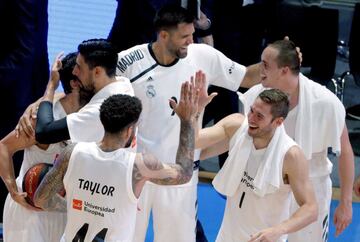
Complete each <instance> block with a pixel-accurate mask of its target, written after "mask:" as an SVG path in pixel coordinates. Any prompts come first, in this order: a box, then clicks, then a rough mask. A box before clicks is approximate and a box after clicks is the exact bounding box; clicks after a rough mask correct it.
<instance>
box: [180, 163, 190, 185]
mask: <svg viewBox="0 0 360 242" xmlns="http://www.w3.org/2000/svg"><path fill="white" fill-rule="evenodd" d="M192 175H193V169H192V167H191V170H190V169H189V170H188V171H186V170H184V173H183V174H182V178H181V179H179V184H178V185H182V184H186V183H188V182H190V180H191V178H192Z"/></svg>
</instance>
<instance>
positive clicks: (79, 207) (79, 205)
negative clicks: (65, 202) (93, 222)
mask: <svg viewBox="0 0 360 242" xmlns="http://www.w3.org/2000/svg"><path fill="white" fill-rule="evenodd" d="M82 204H83V202H82V201H81V200H78V199H73V200H72V207H73V209H77V210H82Z"/></svg>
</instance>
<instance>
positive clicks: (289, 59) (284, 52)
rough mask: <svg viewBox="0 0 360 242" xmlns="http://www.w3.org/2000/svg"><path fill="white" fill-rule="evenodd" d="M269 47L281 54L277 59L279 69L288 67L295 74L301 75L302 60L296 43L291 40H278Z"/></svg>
mask: <svg viewBox="0 0 360 242" xmlns="http://www.w3.org/2000/svg"><path fill="white" fill-rule="evenodd" d="M269 46H270V47H272V48H274V49H276V50H278V52H279V54H278V56H277V58H276V62H277V64H278V66H279V67H284V66H288V67H289V68H290V70H291V72H292V73H293V74H295V75H298V74H299V73H300V59H299V56H298V52H297V51H296V45H295V44H294V42H292V41H291V40H278V41H275V42H274V43H272V44H269Z"/></svg>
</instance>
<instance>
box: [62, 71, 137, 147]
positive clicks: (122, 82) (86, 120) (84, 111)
mask: <svg viewBox="0 0 360 242" xmlns="http://www.w3.org/2000/svg"><path fill="white" fill-rule="evenodd" d="M117 80H118V81H116V82H112V83H110V84H108V85H107V86H105V87H103V88H102V89H101V90H100V91H98V92H97V93H96V94H95V95H94V96H93V97H92V98H91V100H90V102H89V103H87V104H86V105H85V106H84V107H83V108H81V109H80V110H79V111H78V112H76V113H72V114H69V115H68V116H67V117H66V122H67V126H68V129H69V134H70V139H71V141H72V142H84V141H86V142H92V141H96V142H98V141H100V140H101V139H102V138H103V136H104V128H103V126H102V124H101V121H100V106H101V104H102V103H103V101H104V100H105V99H106V98H108V97H110V96H111V95H114V94H127V95H130V96H133V95H134V90H133V88H132V86H131V84H130V82H129V80H128V79H127V78H125V77H117Z"/></svg>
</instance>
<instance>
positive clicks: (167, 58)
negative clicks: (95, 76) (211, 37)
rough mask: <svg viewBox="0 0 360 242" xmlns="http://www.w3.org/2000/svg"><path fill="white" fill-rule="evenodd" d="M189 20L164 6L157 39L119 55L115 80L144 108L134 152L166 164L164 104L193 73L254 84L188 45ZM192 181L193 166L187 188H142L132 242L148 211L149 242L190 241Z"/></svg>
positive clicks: (171, 145) (231, 85) (215, 81)
mask: <svg viewBox="0 0 360 242" xmlns="http://www.w3.org/2000/svg"><path fill="white" fill-rule="evenodd" d="M193 20H194V17H193V15H192V14H190V13H189V12H188V11H187V10H186V9H184V8H181V7H180V6H173V5H166V6H164V7H163V8H162V9H161V10H160V11H159V12H158V14H157V16H156V17H155V20H154V24H155V27H156V30H157V40H156V41H155V42H153V43H148V44H142V45H137V46H135V47H132V48H130V49H128V50H125V51H122V52H120V53H119V59H118V65H117V75H120V76H126V77H128V78H129V79H130V81H131V83H132V86H133V88H134V91H135V95H136V96H137V97H138V98H140V100H141V101H142V103H143V107H144V110H143V112H142V117H141V120H140V123H139V131H138V140H137V141H138V148H139V151H140V152H142V151H144V150H148V151H150V152H152V153H154V154H155V155H156V156H157V157H158V158H159V159H160V160H163V161H165V162H169V163H174V162H175V156H176V147H177V145H178V141H177V136H178V133H179V130H180V122H179V120H178V119H177V118H176V117H175V116H174V114H173V110H171V108H170V107H169V104H168V101H167V100H168V99H169V98H171V97H175V98H176V99H178V95H179V89H180V86H181V83H182V81H183V80H186V79H187V78H188V77H189V76H191V75H192V74H193V73H194V72H196V71H198V70H202V71H204V72H205V73H206V75H207V76H208V79H209V82H210V84H212V85H217V86H221V87H225V88H227V89H230V90H237V89H238V88H239V86H240V84H241V85H242V86H244V87H249V86H250V85H252V82H251V80H255V78H253V79H252V78H251V77H250V75H249V74H252V73H253V72H251V71H250V72H247V68H246V67H245V66H242V65H239V64H237V63H235V62H233V61H232V60H230V59H229V58H227V57H226V56H224V55H223V54H222V53H221V52H219V51H217V50H216V49H214V48H212V47H210V46H208V45H205V44H193V33H194V25H193ZM251 69H252V70H253V69H256V68H254V67H251ZM245 74H246V78H244V77H245ZM254 76H257V75H254ZM258 79H259V78H258ZM195 157H196V156H195ZM196 160H197V157H196ZM197 176H198V162H195V163H194V176H193V179H192V180H191V181H190V183H188V184H185V185H181V186H171V187H164V186H158V185H157V184H153V183H147V184H146V185H145V187H144V192H143V193H142V195H141V197H140V201H139V212H138V217H137V221H136V222H137V224H136V233H135V236H136V237H135V238H134V241H135V242H143V241H144V240H145V235H146V231H147V225H148V219H149V214H150V211H151V210H152V213H153V215H154V216H153V218H154V220H153V225H154V241H160V242H163V241H172V242H192V241H195V224H196V207H195V204H196V199H197V198H196V196H197V194H196V193H197V190H196V188H197V181H198V177H197Z"/></svg>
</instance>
